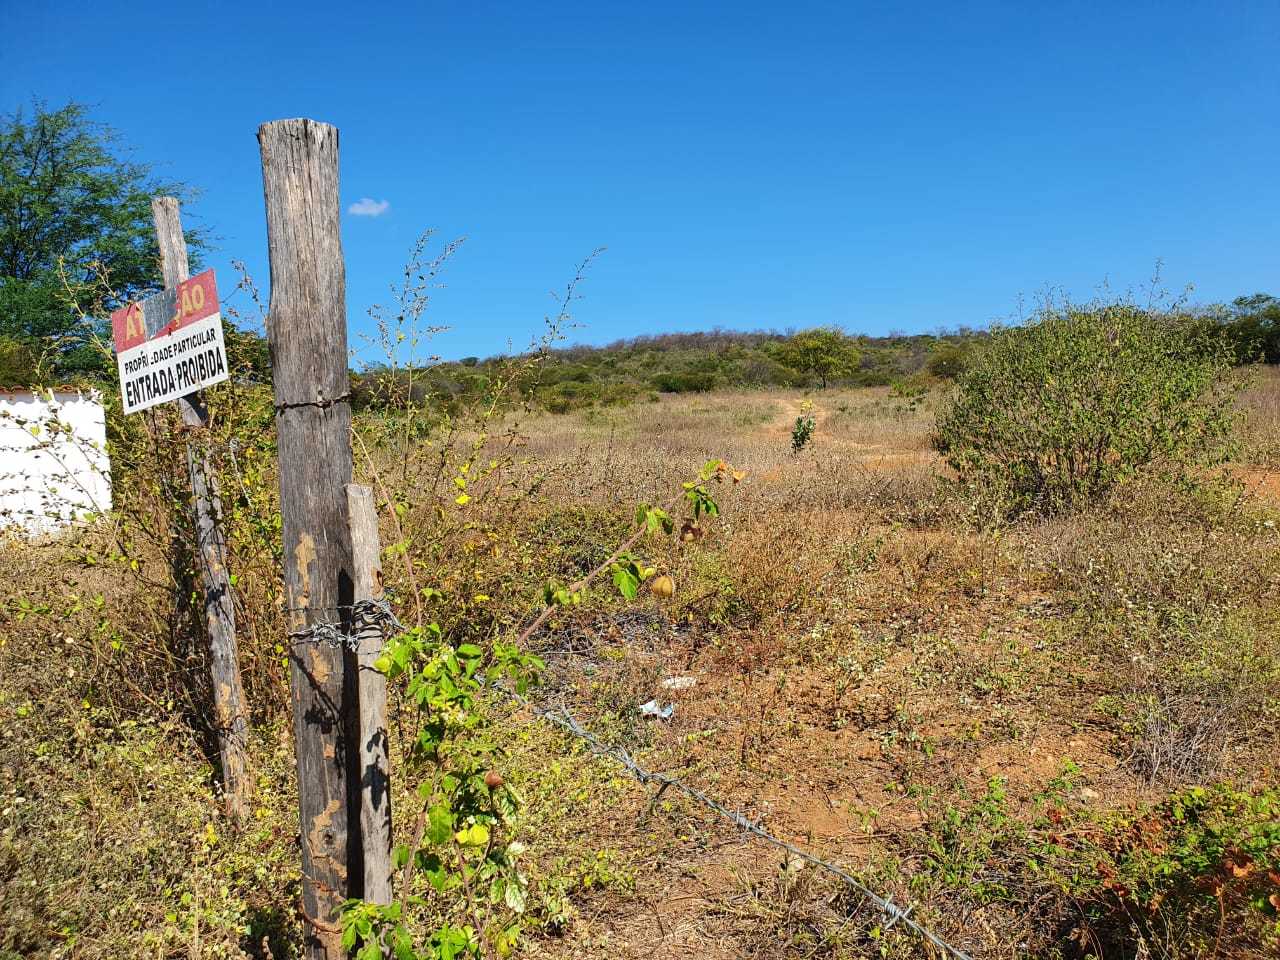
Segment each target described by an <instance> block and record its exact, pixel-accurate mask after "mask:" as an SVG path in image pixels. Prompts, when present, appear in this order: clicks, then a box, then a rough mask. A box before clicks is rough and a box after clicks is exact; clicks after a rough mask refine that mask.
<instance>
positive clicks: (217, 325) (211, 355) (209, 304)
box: [111, 270, 230, 413]
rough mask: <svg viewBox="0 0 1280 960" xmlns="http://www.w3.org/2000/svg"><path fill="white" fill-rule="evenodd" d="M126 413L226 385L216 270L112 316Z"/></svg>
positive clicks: (224, 353)
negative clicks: (215, 386)
mask: <svg viewBox="0 0 1280 960" xmlns="http://www.w3.org/2000/svg"><path fill="white" fill-rule="evenodd" d="M111 332H112V335H113V336H114V338H115V342H116V363H117V365H118V366H119V369H120V399H121V402H122V403H123V404H124V412H125V413H136V412H138V411H139V410H145V409H147V408H148V407H154V406H155V405H156V404H158V403H164V402H166V401H168V400H176V399H177V398H178V397H182V396H186V395H187V394H188V393H194V392H195V391H196V390H199V389H200V388H201V387H208V386H211V385H212V384H215V383H221V382H222V381H223V380H226V379H227V377H228V376H229V375H230V374H229V373H228V372H227V346H226V342H225V341H224V339H223V335H222V313H221V312H220V310H219V308H218V288H217V285H216V284H215V283H214V280H213V271H212V270H206V271H205V272H204V273H201V274H198V275H197V276H194V277H192V278H191V279H190V280H184V281H183V282H182V283H180V284H178V285H177V286H176V287H173V288H172V289H169V290H166V291H164V292H163V293H158V294H156V295H155V296H154V297H148V298H147V299H146V300H142V301H139V302H137V303H131V304H129V305H128V306H126V307H121V308H120V309H119V310H117V311H116V312H115V313H113V314H111Z"/></svg>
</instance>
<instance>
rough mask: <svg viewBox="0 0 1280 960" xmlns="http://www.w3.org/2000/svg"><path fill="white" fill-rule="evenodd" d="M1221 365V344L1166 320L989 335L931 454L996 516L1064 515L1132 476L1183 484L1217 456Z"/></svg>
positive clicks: (1079, 318)
mask: <svg viewBox="0 0 1280 960" xmlns="http://www.w3.org/2000/svg"><path fill="white" fill-rule="evenodd" d="M1231 362H1232V355H1231V353H1230V350H1229V349H1228V348H1227V347H1225V346H1224V345H1223V343H1222V341H1221V339H1220V338H1216V337H1214V336H1212V335H1210V334H1209V333H1207V332H1206V331H1205V330H1204V328H1203V325H1201V324H1196V323H1193V322H1190V321H1189V320H1188V319H1187V318H1185V317H1183V316H1181V315H1179V314H1176V313H1160V312H1155V311H1152V310H1146V309H1141V308H1139V307H1136V306H1134V305H1133V304H1131V303H1123V302H1122V303H1115V304H1107V305H1095V306H1089V307H1077V306H1071V305H1068V306H1065V307H1062V308H1054V307H1047V308H1045V309H1044V310H1043V311H1042V312H1041V313H1040V315H1039V316H1037V317H1036V318H1035V319H1033V320H1032V321H1031V322H1030V323H1028V324H1026V325H1025V326H1021V327H1012V328H1008V329H1005V330H1001V331H998V332H997V333H995V334H994V335H993V336H992V338H991V342H990V344H989V345H988V346H987V348H986V349H985V350H984V351H983V352H982V354H981V355H980V356H979V357H978V358H977V359H976V360H974V362H973V364H972V366H971V367H970V368H969V369H968V370H967V371H966V372H965V373H964V374H963V376H962V377H961V378H960V381H959V389H958V392H957V394H956V396H955V399H954V401H953V403H952V404H951V406H950V408H949V409H948V410H946V411H945V412H944V413H943V414H942V415H941V417H940V418H939V420H938V431H937V444H938V446H939V448H940V449H941V450H942V451H943V452H945V454H946V456H947V461H948V463H949V464H950V465H951V467H952V468H953V469H954V470H955V471H956V473H957V474H958V475H959V477H960V479H961V480H962V481H963V482H965V483H967V484H968V485H970V487H971V488H972V489H973V490H974V491H975V492H977V493H979V494H981V495H983V496H985V497H987V498H990V499H992V500H993V501H995V502H998V503H999V504H1000V506H1001V511H1002V512H1006V513H1019V512H1023V511H1027V510H1036V511H1042V512H1055V511H1062V510H1067V509H1071V508H1073V507H1076V506H1079V505H1081V504H1084V503H1087V502H1090V501H1093V500H1096V499H1098V498H1099V497H1100V496H1102V495H1103V494H1105V493H1106V492H1108V491H1109V490H1111V489H1113V488H1114V487H1116V486H1117V485H1119V484H1122V483H1125V482H1126V481H1128V480H1130V479H1132V478H1133V477H1135V476H1136V475H1138V474H1140V473H1144V472H1152V471H1158V472H1160V473H1161V474H1162V475H1166V476H1169V477H1171V478H1176V479H1179V480H1190V479H1193V478H1194V477H1195V476H1196V475H1197V473H1196V468H1197V467H1203V466H1207V465H1212V464H1216V463H1219V462H1221V460H1222V459H1224V458H1225V456H1226V455H1227V454H1228V453H1229V450H1230V443H1229V441H1230V437H1231V428H1232V420H1233V413H1232V400H1233V397H1234V389H1233V388H1234V382H1233V379H1232V378H1231V377H1230V375H1229V374H1230V368H1231Z"/></svg>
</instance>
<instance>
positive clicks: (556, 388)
mask: <svg viewBox="0 0 1280 960" xmlns="http://www.w3.org/2000/svg"><path fill="white" fill-rule="evenodd" d="M982 336H984V334H982V333H979V332H976V331H972V330H960V331H957V332H954V333H943V334H939V335H932V334H916V335H906V334H898V335H890V336H885V337H868V336H848V335H846V334H843V333H841V332H839V331H836V330H833V329H830V328H819V329H816V330H809V331H801V332H798V333H790V334H784V333H776V332H768V333H766V332H755V333H743V332H737V331H730V330H712V331H709V332H704V333H666V334H658V335H654V336H642V337H635V338H633V339H629V340H619V341H616V342H615V343H611V344H607V345H605V346H602V347H591V346H571V347H564V348H560V349H555V350H551V351H549V352H548V353H547V354H546V356H545V357H544V359H543V360H542V362H541V363H540V364H538V366H537V371H536V373H535V374H534V375H533V376H532V377H531V379H530V382H529V384H528V389H529V391H530V394H531V395H532V398H533V399H534V400H535V401H536V402H537V403H539V404H540V405H542V406H545V407H546V408H547V409H549V410H552V411H554V412H564V411H568V410H572V409H577V408H580V407H587V406H596V405H600V406H608V405H614V404H620V403H627V402H630V401H632V400H635V399H638V398H642V397H645V396H648V395H651V394H658V393H698V392H704V391H708V390H715V389H720V388H727V387H770V386H776V387H806V386H818V385H820V384H821V382H822V380H823V373H824V371H825V372H826V379H827V382H828V383H833V384H837V383H839V384H856V385H859V386H870V385H881V384H891V383H895V382H898V381H900V380H904V379H907V378H911V377H917V376H920V375H922V374H925V373H929V374H932V375H934V376H944V377H945V376H954V375H955V374H956V373H957V372H958V371H959V370H960V369H961V368H962V366H963V362H964V357H965V355H966V353H967V352H968V350H969V349H970V347H971V345H972V344H973V342H974V341H975V340H978V339H980V338H981V337H982ZM510 361H511V358H509V357H490V358H488V359H484V360H481V359H479V358H476V357H469V358H466V359H464V360H461V361H457V362H450V363H441V364H438V365H435V366H433V367H430V368H428V369H425V370H419V371H415V372H414V375H413V380H414V383H413V386H412V390H413V392H414V393H415V394H420V396H421V398H422V399H425V398H426V396H427V395H429V394H434V395H436V396H445V397H451V396H452V397H458V396H462V395H464V394H466V393H469V392H471V391H472V390H476V389H483V386H482V385H483V384H484V383H485V382H486V381H487V380H488V378H489V375H490V374H491V373H492V372H493V370H494V368H495V367H497V366H498V365H501V364H505V363H509V362H510ZM408 379H409V377H408V374H407V373H406V372H403V371H401V372H399V373H397V374H396V375H395V376H394V377H392V375H391V374H390V373H389V371H387V370H385V369H382V368H377V367H375V368H372V369H370V370H367V371H365V372H364V373H362V374H361V375H360V376H359V377H358V378H357V383H356V387H355V395H356V397H357V400H358V402H362V403H364V404H370V405H376V403H377V401H378V397H379V395H385V394H386V392H387V391H389V390H395V389H396V388H397V387H399V388H401V389H404V388H406V387H407V381H408ZM392 380H394V381H399V382H398V383H396V384H395V385H394V386H393V383H392V382H391V381H392Z"/></svg>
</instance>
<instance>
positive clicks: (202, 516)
mask: <svg viewBox="0 0 1280 960" xmlns="http://www.w3.org/2000/svg"><path fill="white" fill-rule="evenodd" d="M151 216H152V219H153V220H154V221H155V227H156V240H157V241H158V242H159V244H160V260H161V267H162V270H163V272H164V285H165V288H166V289H170V288H172V287H176V286H177V285H178V284H179V283H181V282H182V281H183V280H186V279H187V278H188V277H189V276H190V275H191V269H190V266H189V265H188V263H187V242H186V240H185V239H184V237H183V235H182V218H181V215H180V214H179V212H178V201H177V199H176V198H174V197H156V198H154V199H153V200H152V201H151ZM177 404H178V411H179V413H180V414H181V416H182V422H183V424H185V425H186V427H187V428H189V429H193V430H196V431H199V434H198V435H197V437H196V439H194V440H192V439H188V441H187V470H188V472H189V473H190V475H191V502H192V506H193V509H194V511H195V530H196V551H195V554H196V562H197V564H198V565H199V568H200V581H201V586H202V587H203V588H204V622H205V629H206V632H207V633H208V637H209V674H210V680H211V681H212V690H213V710H214V724H213V726H214V731H215V733H216V735H217V738H218V753H219V756H220V759H221V762H222V789H223V794H224V799H225V802H226V809H227V813H228V814H229V815H230V816H231V817H233V818H234V819H236V820H242V819H244V816H245V814H246V813H247V812H248V805H249V749H248V736H249V721H248V718H247V716H246V714H245V700H244V688H243V687H242V686H241V683H240V653H239V649H238V647H237V643H236V612H235V604H234V602H233V598H232V596H231V579H230V575H229V573H228V571H227V543H226V537H225V534H224V533H223V529H222V501H221V499H220V497H219V495H218V486H217V479H216V477H215V476H214V473H213V471H212V470H211V469H210V466H209V451H208V448H207V447H204V446H203V445H202V444H201V440H202V439H204V438H205V434H204V431H205V430H206V429H207V428H208V426H209V411H208V410H207V409H206V408H205V405H204V400H203V399H202V398H201V396H200V391H198V390H197V391H196V392H195V393H189V394H187V395H186V396H185V397H179V398H178V400H177Z"/></svg>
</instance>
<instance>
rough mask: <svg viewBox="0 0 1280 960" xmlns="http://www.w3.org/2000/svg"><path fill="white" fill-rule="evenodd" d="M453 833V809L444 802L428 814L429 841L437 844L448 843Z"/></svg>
mask: <svg viewBox="0 0 1280 960" xmlns="http://www.w3.org/2000/svg"><path fill="white" fill-rule="evenodd" d="M452 834H453V811H452V810H450V809H449V808H448V807H447V806H445V805H444V804H442V803H438V804H436V805H435V806H434V807H432V808H431V810H430V812H429V813H428V814H427V841H428V842H429V843H431V844H433V845H435V846H439V845H440V844H442V843H448V841H449V837H450V836H451V835H452Z"/></svg>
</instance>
